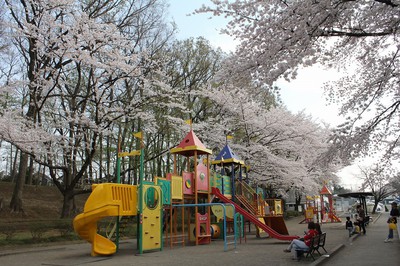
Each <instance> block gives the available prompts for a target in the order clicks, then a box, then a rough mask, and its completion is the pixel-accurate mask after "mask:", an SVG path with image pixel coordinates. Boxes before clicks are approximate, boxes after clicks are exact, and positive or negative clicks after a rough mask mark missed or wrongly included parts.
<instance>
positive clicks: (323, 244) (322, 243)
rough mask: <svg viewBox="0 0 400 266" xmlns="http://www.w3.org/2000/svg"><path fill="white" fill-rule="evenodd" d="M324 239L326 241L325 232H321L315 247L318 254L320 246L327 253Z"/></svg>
mask: <svg viewBox="0 0 400 266" xmlns="http://www.w3.org/2000/svg"><path fill="white" fill-rule="evenodd" d="M325 241H326V232H323V233H322V234H321V235H320V236H319V241H318V248H317V252H318V254H319V255H320V256H321V253H320V252H319V249H320V248H322V249H323V250H324V251H325V253H328V251H326V249H325Z"/></svg>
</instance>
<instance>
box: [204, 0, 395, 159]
mask: <svg viewBox="0 0 400 266" xmlns="http://www.w3.org/2000/svg"><path fill="white" fill-rule="evenodd" d="M212 2H213V3H214V5H213V6H211V7H206V6H203V7H202V8H201V9H199V10H198V12H210V13H212V14H213V15H215V16H225V17H227V18H228V19H230V22H229V24H228V25H227V27H226V28H225V29H224V30H223V32H224V33H226V34H229V35H231V36H233V37H234V38H236V39H237V40H239V42H240V44H239V46H238V48H237V50H236V51H235V53H234V55H233V56H234V59H233V60H232V61H231V62H232V64H231V68H230V70H229V71H235V73H237V74H238V75H251V76H252V77H253V78H254V79H255V80H257V81H258V82H264V83H265V84H268V85H269V86H270V88H271V87H272V86H273V84H274V82H275V81H276V80H277V79H278V78H282V77H283V78H286V79H288V80H290V79H293V78H295V77H296V75H297V70H298V69H299V68H302V67H307V66H310V65H314V64H317V63H319V64H320V65H321V66H324V67H327V68H333V69H336V70H338V71H339V72H340V73H341V75H342V78H341V79H340V80H339V81H338V82H335V83H327V84H326V90H327V96H328V97H329V98H330V100H331V101H332V102H333V103H337V104H340V105H341V113H342V114H345V115H346V117H347V121H346V123H344V124H342V125H341V126H339V128H338V129H337V131H336V136H335V138H334V141H335V143H336V144H337V145H338V146H339V147H340V149H341V150H342V155H345V156H346V157H347V158H355V157H356V156H358V155H360V154H368V153H373V152H374V151H376V150H385V152H386V157H387V158H389V157H391V158H397V154H398V152H399V149H398V148H399V146H398V140H399V137H400V135H399V130H398V129H399V124H398V121H399V104H400V102H399V84H400V82H399V77H400V75H399V69H400V68H399V67H398V64H399V41H398V37H399V19H400V17H399V9H400V6H399V2H398V1H392V0H387V1H386V0H385V1H382V0H373V1H366V0H355V1H343V0H337V1H331V0H321V1H301V0H294V1H282V0H271V1H259V0H246V1H243V0H236V1H219V0H212ZM394 156H395V157H394Z"/></svg>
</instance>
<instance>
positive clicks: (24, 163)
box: [10, 153, 29, 213]
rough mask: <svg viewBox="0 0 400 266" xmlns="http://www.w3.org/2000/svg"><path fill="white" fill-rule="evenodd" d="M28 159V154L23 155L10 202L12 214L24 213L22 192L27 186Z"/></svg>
mask: <svg viewBox="0 0 400 266" xmlns="http://www.w3.org/2000/svg"><path fill="white" fill-rule="evenodd" d="M28 159H29V156H28V154H26V153H21V157H20V162H19V171H18V176H17V180H16V182H15V186H14V192H13V195H12V198H11V202H10V209H11V212H17V213H20V212H24V210H23V208H22V192H23V189H24V184H25V177H26V170H27V168H28Z"/></svg>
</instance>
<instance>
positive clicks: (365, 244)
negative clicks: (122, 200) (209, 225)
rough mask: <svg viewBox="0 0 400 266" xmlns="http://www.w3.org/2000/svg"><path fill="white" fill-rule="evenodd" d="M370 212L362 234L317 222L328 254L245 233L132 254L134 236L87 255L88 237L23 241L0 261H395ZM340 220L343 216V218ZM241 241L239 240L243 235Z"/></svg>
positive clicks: (397, 244)
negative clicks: (228, 240) (109, 250)
mask: <svg viewBox="0 0 400 266" xmlns="http://www.w3.org/2000/svg"><path fill="white" fill-rule="evenodd" d="M387 216H388V213H382V215H381V216H378V215H373V216H372V217H373V219H374V220H373V222H372V223H370V225H369V226H368V227H367V235H366V236H364V235H360V236H353V237H351V238H349V237H348V232H347V231H346V230H345V229H344V224H343V222H342V223H327V224H323V225H322V229H323V231H325V232H327V240H326V241H327V242H326V245H325V248H326V250H327V251H328V254H323V256H321V257H320V256H318V255H317V256H316V260H315V261H313V260H312V259H311V258H306V259H302V260H300V261H299V262H298V261H294V260H292V259H291V255H290V254H288V253H284V252H283V249H284V248H286V247H287V245H288V243H289V242H288V241H280V240H277V239H274V238H265V237H261V238H256V236H255V234H254V231H255V230H254V229H253V234H248V235H247V240H246V243H242V244H240V243H239V242H238V243H237V246H236V248H234V246H233V245H230V246H228V250H227V251H224V242H223V241H222V240H215V241H212V243H211V245H200V246H185V247H180V246H175V247H174V248H172V249H171V248H169V247H164V249H163V250H162V251H158V252H147V253H144V254H141V255H137V253H138V252H137V248H136V240H122V241H121V243H120V248H119V250H118V252H117V253H116V254H114V255H112V256H106V257H92V256H90V250H91V246H90V244H89V243H87V242H84V241H79V242H77V243H74V244H66V245H51V246H42V247H29V248H27V247H24V248H16V249H6V250H1V251H0V262H1V265H2V266H8V265H19V266H24V265H29V266H35V265H60V266H61V265H68V266H70V265H96V266H101V265H107V266H112V265H118V266H125V265H135V266H136V265H151V266H154V265H163V266H164V265H165V266H169V265H171V266H172V265H177V264H179V265H190V266H197V265H207V266H212V265H303V264H306V265H322V264H324V265H362V266H367V265H381V264H385V265H389V264H390V265H397V264H398V262H399V261H400V240H399V238H398V235H397V233H395V240H394V242H393V243H384V242H383V240H384V239H385V237H386V235H387V224H386V218H387ZM302 219H303V217H298V218H292V219H289V220H287V221H286V225H287V227H288V230H289V232H290V234H297V235H302V234H303V231H304V230H305V228H306V226H307V225H305V224H299V222H300V221H301V220H302ZM342 220H345V219H342ZM242 241H244V240H242Z"/></svg>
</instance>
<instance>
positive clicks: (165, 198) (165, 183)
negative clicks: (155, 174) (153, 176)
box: [157, 179, 171, 205]
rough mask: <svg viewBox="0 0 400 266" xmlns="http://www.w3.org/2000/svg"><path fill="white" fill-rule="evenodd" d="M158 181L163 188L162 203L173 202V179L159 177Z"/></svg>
mask: <svg viewBox="0 0 400 266" xmlns="http://www.w3.org/2000/svg"><path fill="white" fill-rule="evenodd" d="M157 183H158V185H159V186H160V187H161V190H162V204H163V205H169V204H171V181H170V180H163V179H158V181H157Z"/></svg>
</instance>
